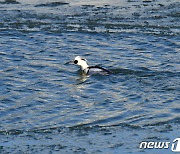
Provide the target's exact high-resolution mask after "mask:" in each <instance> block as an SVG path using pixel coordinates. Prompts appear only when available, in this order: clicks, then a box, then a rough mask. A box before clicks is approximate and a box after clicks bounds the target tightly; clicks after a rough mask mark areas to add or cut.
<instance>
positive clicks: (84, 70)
mask: <svg viewBox="0 0 180 154" xmlns="http://www.w3.org/2000/svg"><path fill="white" fill-rule="evenodd" d="M88 69H89V65H88V64H87V63H84V64H83V65H81V70H82V71H83V72H85V73H87V71H88Z"/></svg>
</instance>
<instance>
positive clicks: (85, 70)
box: [73, 56, 111, 75]
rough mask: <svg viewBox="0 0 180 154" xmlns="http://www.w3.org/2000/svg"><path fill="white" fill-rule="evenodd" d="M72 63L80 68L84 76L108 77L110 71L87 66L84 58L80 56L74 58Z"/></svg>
mask: <svg viewBox="0 0 180 154" xmlns="http://www.w3.org/2000/svg"><path fill="white" fill-rule="evenodd" d="M73 63H74V64H76V65H79V66H80V69H81V71H82V72H83V73H85V74H86V75H91V74H102V75H109V74H111V71H109V70H107V69H105V68H102V67H100V66H97V65H96V66H89V65H88V64H87V60H86V59H85V58H82V57H80V56H76V57H75V59H74V60H73Z"/></svg>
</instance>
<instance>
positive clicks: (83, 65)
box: [74, 56, 89, 71]
mask: <svg viewBox="0 0 180 154" xmlns="http://www.w3.org/2000/svg"><path fill="white" fill-rule="evenodd" d="M74 64H76V65H79V66H80V67H81V70H82V71H85V70H86V69H87V68H88V67H89V65H88V64H87V60H86V59H85V58H82V57H80V56H76V57H75V58H74Z"/></svg>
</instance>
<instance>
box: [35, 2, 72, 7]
mask: <svg viewBox="0 0 180 154" xmlns="http://www.w3.org/2000/svg"><path fill="white" fill-rule="evenodd" d="M68 4H69V3H66V2H50V3H45V4H38V5H35V7H57V6H61V5H68Z"/></svg>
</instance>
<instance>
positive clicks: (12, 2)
mask: <svg viewBox="0 0 180 154" xmlns="http://www.w3.org/2000/svg"><path fill="white" fill-rule="evenodd" d="M0 4H20V2H17V1H16V0H5V1H4V2H0Z"/></svg>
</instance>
